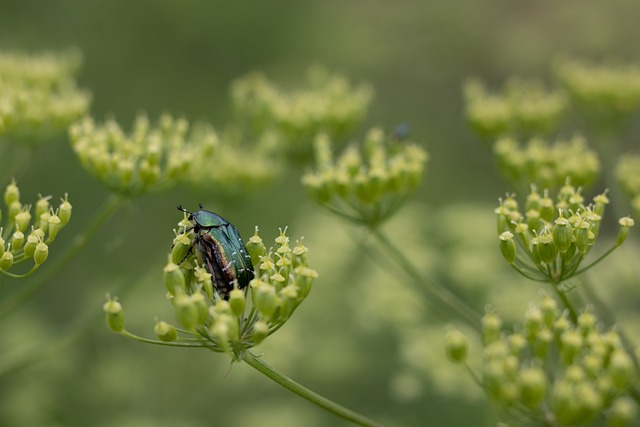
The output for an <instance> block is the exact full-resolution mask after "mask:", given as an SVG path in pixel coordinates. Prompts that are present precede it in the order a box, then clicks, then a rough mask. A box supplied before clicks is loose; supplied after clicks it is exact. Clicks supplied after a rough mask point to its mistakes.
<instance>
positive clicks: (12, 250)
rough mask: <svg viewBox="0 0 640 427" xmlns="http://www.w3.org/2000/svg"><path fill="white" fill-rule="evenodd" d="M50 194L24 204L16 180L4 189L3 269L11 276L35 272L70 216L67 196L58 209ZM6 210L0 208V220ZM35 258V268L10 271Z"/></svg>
mask: <svg viewBox="0 0 640 427" xmlns="http://www.w3.org/2000/svg"><path fill="white" fill-rule="evenodd" d="M50 199H51V197H50V196H47V197H42V196H40V198H39V199H38V201H37V202H36V203H35V212H34V214H33V215H32V214H31V211H32V205H25V204H22V202H21V201H20V189H19V188H18V185H17V184H16V182H15V181H12V182H11V183H10V184H9V185H7V187H6V189H5V191H4V203H5V206H6V210H5V212H4V215H5V216H6V218H5V223H4V226H3V227H0V272H2V273H3V274H5V275H7V276H11V277H25V276H28V275H29V274H31V273H32V272H34V271H35V270H36V269H37V268H38V267H40V265H42V263H43V262H45V260H46V259H47V257H48V256H49V245H50V244H51V243H52V242H53V241H54V240H55V238H56V236H57V235H58V233H59V232H60V230H61V229H62V228H63V227H64V226H66V225H67V223H68V222H69V220H70V219H71V209H72V207H71V203H69V200H68V198H67V196H65V197H64V199H62V200H61V203H60V206H59V207H58V209H55V210H54V209H53V207H52V206H51V205H50V203H49V200H50ZM2 218H3V212H2V210H0V220H2ZM29 260H31V261H33V267H32V268H31V269H30V270H29V271H27V272H24V273H21V274H16V273H13V272H10V271H9V270H10V269H12V267H14V266H16V265H18V264H21V263H23V262H26V261H29Z"/></svg>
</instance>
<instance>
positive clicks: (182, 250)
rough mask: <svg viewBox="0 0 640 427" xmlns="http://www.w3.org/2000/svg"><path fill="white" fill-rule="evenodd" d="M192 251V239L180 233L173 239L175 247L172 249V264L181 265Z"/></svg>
mask: <svg viewBox="0 0 640 427" xmlns="http://www.w3.org/2000/svg"><path fill="white" fill-rule="evenodd" d="M189 249H191V239H190V238H189V236H188V235H187V234H185V233H180V234H178V235H177V236H176V238H175V239H173V247H172V248H171V262H172V263H174V264H180V263H182V261H184V260H185V258H186V257H187V254H188V253H189Z"/></svg>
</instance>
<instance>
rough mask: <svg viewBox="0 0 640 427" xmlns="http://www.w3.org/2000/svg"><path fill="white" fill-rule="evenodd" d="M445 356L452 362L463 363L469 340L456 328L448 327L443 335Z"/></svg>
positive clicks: (465, 358)
mask: <svg viewBox="0 0 640 427" xmlns="http://www.w3.org/2000/svg"><path fill="white" fill-rule="evenodd" d="M444 345H445V350H446V352H447V357H448V358H449V360H451V361H452V362H454V363H464V362H465V361H466V360H467V353H468V352H469V340H468V339H467V337H466V336H465V335H464V334H463V333H462V332H460V331H459V330H457V329H450V330H449V331H447V332H446V333H445V335H444Z"/></svg>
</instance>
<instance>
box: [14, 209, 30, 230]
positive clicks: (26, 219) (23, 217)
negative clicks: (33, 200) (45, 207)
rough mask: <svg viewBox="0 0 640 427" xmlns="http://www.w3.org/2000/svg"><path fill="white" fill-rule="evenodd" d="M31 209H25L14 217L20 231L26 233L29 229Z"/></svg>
mask: <svg viewBox="0 0 640 427" xmlns="http://www.w3.org/2000/svg"><path fill="white" fill-rule="evenodd" d="M29 208H30V207H29V206H25V207H23V208H22V210H21V211H20V212H19V213H18V214H16V215H15V216H14V217H13V219H14V222H15V224H16V228H17V229H18V231H21V232H24V231H25V230H26V229H27V228H29V223H31V213H30V212H29Z"/></svg>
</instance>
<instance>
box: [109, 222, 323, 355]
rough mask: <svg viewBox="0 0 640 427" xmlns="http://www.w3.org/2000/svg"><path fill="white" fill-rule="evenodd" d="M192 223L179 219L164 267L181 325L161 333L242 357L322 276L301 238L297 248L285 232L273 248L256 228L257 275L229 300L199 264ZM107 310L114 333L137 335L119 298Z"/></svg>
mask: <svg viewBox="0 0 640 427" xmlns="http://www.w3.org/2000/svg"><path fill="white" fill-rule="evenodd" d="M192 225H193V224H192V223H191V222H190V221H188V220H187V219H186V218H185V219H183V220H182V221H181V222H180V223H179V227H180V231H179V233H178V234H177V235H176V237H175V239H174V246H173V250H172V253H171V255H170V256H169V262H168V264H167V265H166V266H165V268H164V283H165V287H166V289H167V298H168V299H169V301H170V302H171V304H172V305H173V308H174V310H175V314H176V318H177V320H178V323H179V325H178V326H174V325H172V324H170V323H168V322H164V321H159V322H157V323H156V326H155V333H156V335H157V336H158V338H159V339H160V341H159V342H160V343H166V344H167V345H178V346H182V345H184V346H195V347H205V348H208V349H210V350H213V351H216V352H226V353H229V354H230V355H231V356H232V357H233V358H234V360H239V359H241V358H242V354H243V353H244V352H246V351H247V350H249V349H251V348H252V347H253V346H255V345H257V344H259V343H260V342H262V341H263V340H264V339H265V338H267V337H268V336H269V335H271V334H273V333H274V332H275V331H277V330H278V329H279V328H280V327H282V326H283V325H284V324H285V323H286V321H287V320H288V319H289V318H290V316H291V315H292V314H293V312H294V311H295V309H296V308H297V307H298V306H299V305H300V304H301V303H302V301H304V299H305V298H306V297H307V296H308V295H309V292H310V290H311V285H312V282H313V281H314V279H315V278H316V277H317V276H318V274H317V272H316V271H315V270H313V269H311V268H310V267H309V265H308V260H307V252H308V249H307V248H306V247H305V246H304V245H303V244H302V242H301V241H298V243H297V244H296V245H295V246H293V247H291V246H290V245H289V237H288V236H287V235H286V230H284V231H282V230H281V231H280V235H279V236H278V237H276V238H275V242H274V246H273V247H270V248H269V249H267V248H266V246H265V245H264V243H263V241H262V238H261V237H260V236H259V234H258V229H257V227H256V231H255V234H254V235H253V236H252V237H251V238H250V239H249V241H248V243H247V245H246V248H247V251H248V253H249V254H250V256H251V259H252V262H253V265H254V266H255V271H254V273H255V278H254V279H253V280H251V282H250V283H249V286H248V288H247V289H238V288H237V287H235V288H234V289H233V290H232V291H231V292H230V294H229V298H228V300H226V299H223V298H221V297H220V296H219V295H218V294H217V291H216V288H215V286H214V284H213V282H212V275H211V273H210V272H209V271H207V269H206V268H204V267H203V266H201V265H199V264H198V261H197V257H196V255H195V254H194V251H195V250H196V249H195V247H193V239H194V237H195V236H194V233H193V231H192ZM104 310H105V311H106V313H107V324H108V325H109V327H110V328H111V329H112V330H113V331H114V332H119V333H123V334H125V335H128V336H131V337H134V338H137V337H135V336H133V335H132V334H130V333H128V332H127V331H126V330H125V326H124V313H123V311H122V307H121V305H120V304H119V303H118V302H117V301H116V300H115V299H109V300H108V301H107V303H106V304H105V305H104ZM147 341H148V340H147Z"/></svg>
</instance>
